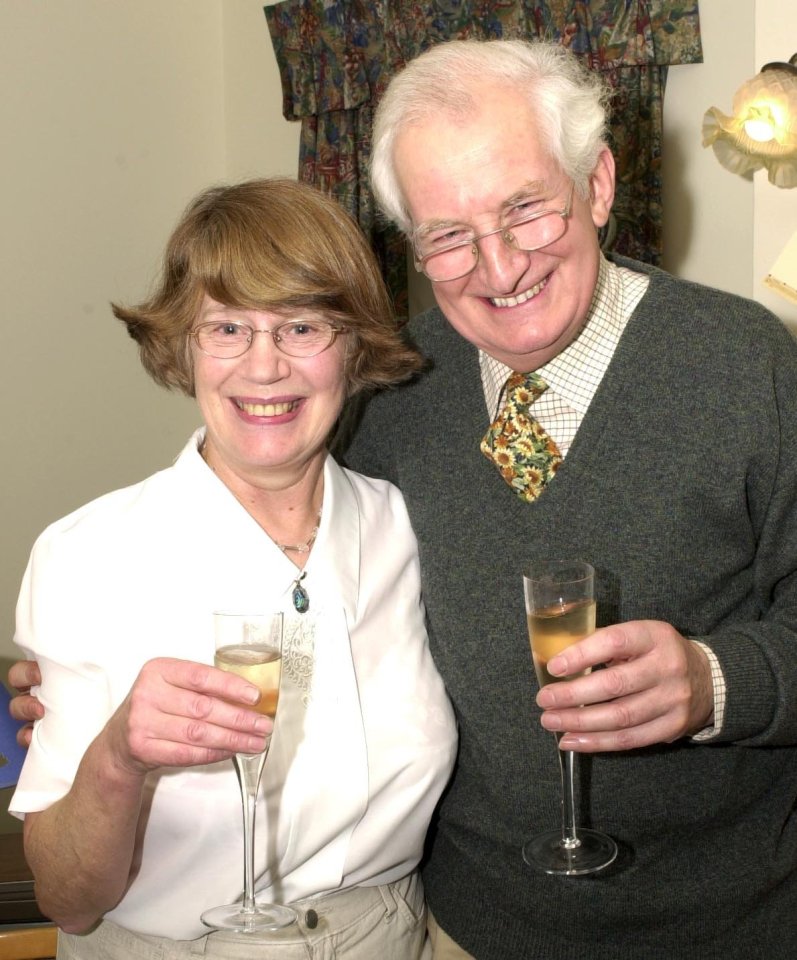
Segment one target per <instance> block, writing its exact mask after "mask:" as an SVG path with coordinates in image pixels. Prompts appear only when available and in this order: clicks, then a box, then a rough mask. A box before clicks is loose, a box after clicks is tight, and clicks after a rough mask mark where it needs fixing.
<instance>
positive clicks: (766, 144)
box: [703, 54, 797, 187]
mask: <svg viewBox="0 0 797 960" xmlns="http://www.w3.org/2000/svg"><path fill="white" fill-rule="evenodd" d="M703 146H704V147H709V146H710V147H712V148H713V150H714V154H715V155H716V157H717V159H718V160H719V162H720V163H721V164H722V165H723V167H725V168H726V169H728V170H730V171H731V172H732V173H738V174H740V175H742V176H744V175H746V174H752V173H753V172H754V171H756V170H760V169H762V168H764V169H766V171H767V175H768V177H769V181H770V183H774V184H775V186H777V187H797V54H795V55H794V56H793V57H792V58H791V60H790V61H789V63H768V64H767V65H766V66H765V67H763V68H762V70H761V72H760V73H759V74H757V75H756V76H755V77H753V78H752V80H748V81H747V82H746V83H743V84H742V86H741V87H739V89H738V90H737V91H736V96H735V97H734V98H733V116H730V117H728V116H726V115H725V114H724V113H721V112H720V111H719V110H717V108H716V107H711V108H710V109H709V110H707V111H706V113H705V116H704V117H703Z"/></svg>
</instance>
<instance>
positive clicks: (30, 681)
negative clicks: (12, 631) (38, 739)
mask: <svg viewBox="0 0 797 960" xmlns="http://www.w3.org/2000/svg"><path fill="white" fill-rule="evenodd" d="M41 679H42V678H41V674H40V673H39V665H38V663H36V661H35V660H18V661H17V662H16V663H15V664H13V665H12V667H11V669H10V670H9V671H8V685H9V686H10V687H12V688H13V689H15V690H16V691H17V695H16V696H15V697H13V698H12V700H11V702H10V703H9V705H8V711H9V713H10V714H11V716H12V717H13V718H14V719H15V720H21V721H23V722H24V723H25V726H24V727H20V728H19V730H18V731H17V743H18V744H19V745H20V746H21V747H29V746H30V738H31V736H32V735H33V721H34V720H39V719H41V718H42V717H43V716H44V707H43V706H42V705H41V704H40V703H39V701H38V700H37V699H36V697H33V696H31V693H30V688H31V687H33V686H35V685H36V684H38V683H41Z"/></svg>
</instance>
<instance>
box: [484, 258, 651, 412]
mask: <svg viewBox="0 0 797 960" xmlns="http://www.w3.org/2000/svg"><path fill="white" fill-rule="evenodd" d="M646 288H647V278H646V277H644V276H643V275H642V274H638V273H635V272H633V271H631V270H627V269H625V268H620V267H617V266H616V265H615V264H613V263H610V262H609V261H608V260H607V259H606V258H605V257H604V256H601V257H600V261H599V266H598V279H597V283H596V284H595V290H594V292H593V294H592V302H591V303H590V308H589V311H588V313H587V319H586V322H585V323H584V326H583V327H582V328H581V331H580V333H579V334H578V336H577V337H576V338H575V339H574V340H573V342H572V343H570V344H568V346H567V347H565V349H564V350H562V352H561V353H559V354H557V355H556V356H555V357H554V358H553V359H551V360H549V361H548V363H546V364H544V365H543V366H542V367H540V368H539V369H538V370H537V373H539V374H540V376H541V377H542V378H543V379H544V380H545V382H546V383H547V384H548V386H549V387H550V388H551V390H553V391H554V392H555V393H556V394H557V396H560V397H561V398H562V399H563V400H564V401H565V402H566V403H567V404H568V405H569V406H571V407H572V408H573V409H574V410H577V411H578V412H579V413H581V414H582V415H583V414H584V413H586V410H587V407H588V406H589V404H590V403H591V401H592V398H593V396H594V395H595V391H596V390H597V388H598V385H599V384H600V382H601V380H602V379H603V375H604V374H605V373H606V369H607V367H608V366H609V363H610V362H611V359H612V356H613V355H614V351H615V350H616V348H617V344H618V343H619V341H620V337H621V335H622V333H623V330H624V329H625V325H626V323H627V322H628V320H629V318H630V317H631V314H632V313H633V312H634V309H635V308H636V305H637V303H639V300H640V299H641V298H642V295H643V294H644V292H645V289H646ZM479 365H480V368H481V375H482V385H483V387H484V393H485V400H486V401H487V408H488V411H489V414H490V416H491V417H492V416H493V415H494V413H495V410H496V407H497V406H498V402H499V400H500V394H501V391H502V390H503V387H504V384H505V383H506V380H507V378H508V377H509V375H510V374H511V373H512V370H511V368H510V367H507V366H506V365H505V364H503V363H501V362H500V361H499V360H496V359H495V358H494V357H491V356H489V354H486V353H484V352H483V351H482V350H480V351H479Z"/></svg>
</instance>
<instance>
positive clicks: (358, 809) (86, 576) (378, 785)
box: [11, 431, 456, 939]
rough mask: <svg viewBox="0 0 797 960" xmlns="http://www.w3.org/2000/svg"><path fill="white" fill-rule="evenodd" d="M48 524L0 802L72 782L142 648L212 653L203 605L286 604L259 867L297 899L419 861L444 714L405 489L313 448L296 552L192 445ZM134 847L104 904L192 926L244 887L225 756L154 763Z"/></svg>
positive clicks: (24, 633) (50, 795)
mask: <svg viewBox="0 0 797 960" xmlns="http://www.w3.org/2000/svg"><path fill="white" fill-rule="evenodd" d="M201 437H202V432H201V431H199V432H198V433H197V434H196V435H195V436H194V437H192V439H191V441H190V442H189V443H188V445H187V446H186V447H185V449H184V450H183V452H182V454H181V455H180V457H179V459H178V460H177V461H176V463H175V464H174V465H173V466H172V467H171V468H169V469H167V470H164V471H162V472H160V473H157V474H155V475H154V476H152V477H150V478H148V479H147V480H145V481H143V482H142V483H139V484H137V485H136V486H132V487H128V488H126V489H123V490H117V491H115V492H114V493H110V494H107V495H106V496H104V497H101V498H100V499H98V500H95V501H93V502H92V503H90V504H88V505H86V506H84V507H82V508H81V509H79V510H77V511H76V512H74V513H73V514H71V515H69V516H68V517H65V518H64V519H62V520H60V521H58V522H57V523H55V524H53V525H52V526H50V527H49V528H48V529H47V530H45V532H44V533H43V534H42V535H41V536H40V537H39V539H38V541H37V542H36V544H35V546H34V549H33V552H32V554H31V559H30V562H29V565H28V569H27V571H26V574H25V578H24V580H23V584H22V590H21V594H20V598H19V603H18V608H17V633H16V638H15V639H16V642H17V643H18V644H19V646H20V647H22V649H23V650H24V651H25V653H26V654H28V655H30V656H33V657H35V658H36V659H37V660H38V661H39V664H40V666H41V670H42V684H41V688H40V690H39V696H40V697H41V700H42V702H43V704H44V706H45V708H46V711H47V712H46V716H45V718H44V719H43V720H42V721H40V722H39V723H37V724H36V728H35V732H34V738H33V743H32V745H31V748H30V751H29V753H28V757H27V759H26V761H25V765H24V768H23V771H22V775H21V777H20V780H19V784H18V786H17V789H16V792H15V793H14V796H13V799H12V802H11V811H12V812H13V813H15V814H16V815H19V816H24V814H25V813H26V812H28V811H36V810H42V809H45V808H47V807H48V806H50V805H51V804H52V803H54V802H55V801H56V800H58V799H59V798H60V797H62V796H63V795H64V794H65V793H67V792H68V790H69V788H70V786H71V783H72V780H73V778H74V775H75V771H76V769H77V766H78V764H79V762H80V759H81V757H82V755H83V753H84V752H85V750H86V748H87V746H88V745H89V743H90V742H91V741H92V740H93V738H94V737H95V736H96V735H97V733H98V732H99V730H100V729H101V728H102V727H103V725H104V724H105V722H106V721H107V720H108V718H109V717H110V716H111V714H112V713H113V712H114V710H115V709H116V708H117V706H118V705H119V704H120V703H121V701H122V700H123V699H124V697H125V696H126V695H127V693H128V691H129V690H130V687H131V686H132V684H133V682H134V680H135V678H136V676H137V674H138V672H139V670H140V668H141V666H142V665H143V664H144V663H145V662H146V661H147V660H150V659H152V658H153V657H178V658H183V659H189V660H195V661H200V662H203V663H212V662H213V650H214V640H213V624H212V617H211V614H212V612H213V611H214V610H234V609H240V610H242V611H244V612H246V611H254V612H257V611H261V612H272V611H276V610H282V611H284V612H285V615H286V625H285V640H284V654H283V677H282V692H281V696H280V707H279V713H278V718H277V725H276V728H275V731H274V736H273V738H272V741H271V748H270V751H269V755H268V759H267V761H266V766H265V770H264V772H263V778H262V781H261V802H260V803H259V805H258V820H257V825H256V832H255V841H256V846H257V853H256V868H255V873H256V878H257V882H256V887H257V889H258V890H259V891H261V892H262V895H263V897H264V898H265V899H267V900H272V901H274V902H290V901H292V900H297V899H300V898H304V897H310V896H315V895H320V894H324V893H328V892H332V891H337V890H341V889H346V888H349V887H352V886H355V885H357V884H378V883H387V882H390V881H391V880H396V879H398V878H400V877H402V876H404V875H405V874H407V873H408V872H409V871H410V870H412V869H413V868H414V867H415V866H416V865H417V863H418V861H419V859H420V856H421V853H422V848H423V841H424V835H425V833H426V829H427V826H428V823H429V819H430V817H431V814H432V811H433V809H434V806H435V803H436V802H437V799H438V797H439V796H440V793H441V792H442V790H443V788H444V786H445V784H446V781H447V780H448V777H449V774H450V772H451V769H452V766H453V762H454V755H455V750H456V729H455V721H454V717H453V712H452V710H451V706H450V704H449V702H448V699H447V697H446V694H445V691H444V688H443V683H442V681H441V679H440V677H439V675H438V673H437V670H436V669H435V667H434V664H433V662H432V659H431V656H430V654H429V649H428V642H427V637H426V632H425V627H424V610H423V605H422V603H421V600H420V573H419V566H418V556H417V545H416V541H415V537H414V534H413V533H412V530H411V528H410V523H409V519H408V517H407V513H406V510H405V507H404V501H403V500H402V498H401V495H400V493H399V492H398V490H397V489H396V488H395V487H393V486H392V485H391V484H389V483H386V482H384V481H380V480H372V479H368V478H366V477H362V476H360V475H359V474H355V473H352V472H350V471H348V470H344V469H342V468H341V467H339V466H338V465H337V464H336V463H335V462H334V460H332V458H331V457H329V458H327V461H326V464H325V468H324V503H323V510H322V517H321V522H320V529H319V531H318V537H317V539H316V541H315V544H314V546H313V550H312V553H311V554H310V557H309V559H308V562H307V565H306V567H305V572H306V576H305V577H304V579H303V581H302V586H303V587H304V588H305V589H306V591H307V594H308V596H309V598H310V608H309V610H308V612H307V613H305V614H298V613H296V612H295V611H294V609H293V606H292V603H291V589H292V585H293V583H294V581H295V579H296V576H297V573H298V572H297V569H296V567H295V566H294V564H293V563H292V562H291V561H290V560H289V559H288V558H287V557H286V556H285V554H284V553H283V552H282V551H281V550H280V549H279V548H278V547H277V546H276V545H275V544H274V543H273V542H272V541H271V540H270V539H269V538H268V537H267V536H266V534H265V533H264V532H263V530H262V529H261V528H260V526H259V525H258V524H257V523H256V522H255V521H254V520H253V519H252V517H250V516H249V514H248V513H247V512H246V511H245V510H244V508H243V507H242V506H241V505H240V504H239V503H238V501H237V500H236V499H235V497H234V496H233V495H232V494H231V493H230V492H229V491H228V490H227V488H226V487H225V486H224V485H223V484H222V483H221V481H219V479H218V478H217V477H216V476H215V474H214V473H213V472H212V471H211V470H210V469H209V468H208V467H207V466H206V464H205V463H204V461H203V460H202V459H201V457H200V456H199V454H198V452H197V443H198V441H200V440H201ZM142 817H144V818H145V820H146V830H145V831H144V837H143V842H142V845H141V849H140V851H139V853H140V856H141V867H140V870H139V871H138V873H137V875H136V877H135V879H134V880H133V882H132V884H131V886H130V888H129V890H128V892H127V894H126V895H125V897H124V899H123V900H122V902H121V903H120V904H119V906H117V907H116V908H115V909H114V910H112V911H111V912H110V913H109V914H108V915H107V916H108V918H109V919H111V920H113V921H114V922H116V923H118V924H121V925H122V926H124V927H127V928H128V929H130V930H133V931H136V932H138V933H144V934H148V935H154V936H165V937H171V938H174V939H191V938H194V937H198V936H201V935H202V934H204V933H207V928H205V927H204V926H203V924H202V923H201V921H200V919H199V916H200V914H201V913H202V911H203V910H205V909H206V908H208V907H211V906H215V905H217V904H221V903H226V902H230V901H233V900H235V899H237V898H238V897H239V896H240V894H241V886H242V877H243V850H242V826H241V802H240V793H239V789H238V784H237V781H236V777H235V773H234V771H233V767H232V763H231V762H223V763H217V764H210V765H207V766H204V767H190V768H186V769H177V768H164V769H162V770H159V771H156V772H155V773H152V774H150V776H149V778H148V783H147V790H146V794H145V801H144V810H143V812H142Z"/></svg>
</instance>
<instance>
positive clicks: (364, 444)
mask: <svg viewBox="0 0 797 960" xmlns="http://www.w3.org/2000/svg"><path fill="white" fill-rule="evenodd" d="M616 259H617V262H618V263H620V264H621V265H625V266H630V267H632V268H633V269H636V270H639V271H642V272H645V273H649V274H650V286H649V289H648V292H647V293H646V295H645V296H644V298H643V299H642V301H641V302H640V304H639V306H638V307H637V309H636V311H635V313H634V315H633V317H632V318H631V320H630V321H629V323H628V326H627V328H626V330H625V332H624V334H623V336H622V339H621V341H620V344H619V346H618V348H617V351H616V353H615V356H614V358H613V360H612V362H611V365H610V367H609V369H608V371H607V373H606V375H605V377H604V379H603V382H602V383H601V385H600V387H599V389H598V391H597V393H596V395H595V397H594V399H593V401H592V403H591V405H590V408H589V410H588V411H587V414H586V416H585V417H584V420H583V422H582V425H581V427H580V428H579V430H578V433H577V435H576V438H575V441H574V442H573V444H572V446H571V448H570V451H569V453H568V455H567V457H566V459H565V461H564V463H563V464H562V466H561V468H560V470H559V472H558V473H557V475H556V477H555V479H554V480H553V481H552V483H551V484H550V485H549V487H548V488H547V489H546V490H545V492H544V493H543V495H542V496H541V497H540V499H539V500H537V501H536V502H535V503H533V504H527V503H524V502H522V501H521V500H519V499H518V498H517V497H516V496H515V495H514V494H512V492H511V491H510V490H509V488H508V487H507V486H506V485H505V483H504V482H503V481H502V480H501V478H500V477H499V475H498V473H497V471H496V470H495V468H494V467H493V466H492V465H491V464H490V463H489V462H488V461H487V460H486V459H485V458H484V456H483V455H482V454H481V453H480V452H479V441H480V439H481V437H482V435H483V434H484V431H485V429H486V427H487V424H488V414H487V410H486V408H485V402H484V397H483V392H482V387H481V381H480V375H479V366H478V359H477V352H476V350H475V348H474V347H473V346H472V345H471V344H469V343H467V342H466V341H465V340H463V339H462V338H461V337H460V336H459V335H458V334H457V333H456V332H455V331H453V330H452V328H451V327H450V326H449V324H448V323H447V322H446V320H445V318H444V317H443V316H442V314H441V313H440V312H439V311H438V310H436V309H435V310H432V311H429V312H428V313H426V314H424V315H423V316H421V317H420V318H418V320H417V321H415V322H414V324H413V325H412V334H413V336H414V338H415V339H416V341H417V343H418V344H419V346H420V347H421V349H422V351H423V352H424V353H425V354H426V355H427V356H428V357H429V358H430V359H431V361H432V369H431V370H430V372H428V373H426V374H425V375H423V376H421V377H420V378H419V379H418V380H417V382H415V383H413V384H411V385H408V386H405V387H402V388H399V389H395V390H391V391H387V392H384V393H382V394H380V395H378V396H377V397H376V398H374V399H373V400H372V401H371V403H370V404H369V405H368V407H367V409H366V412H365V416H364V419H363V422H362V424H361V426H360V428H359V430H358V432H357V434H356V436H355V438H354V441H353V444H352V446H351V448H350V450H349V451H348V453H347V455H346V457H345V460H346V462H347V463H348V464H349V465H350V466H353V467H354V468H356V469H358V470H361V471H363V472H364V473H367V474H375V475H378V476H382V477H386V478H388V479H390V480H392V481H393V482H394V483H396V484H397V485H398V486H399V487H400V489H401V490H402V492H403V494H404V496H405V498H406V501H407V505H408V508H409V512H410V517H411V519H412V523H413V525H414V528H415V532H416V534H417V537H418V541H419V547H420V556H421V569H422V577H423V587H424V600H425V602H426V606H427V611H428V624H429V633H430V642H431V646H432V652H433V655H434V658H435V661H436V663H437V666H438V668H439V670H440V672H441V673H442V675H443V678H444V680H445V682H446V685H447V687H448V691H449V693H450V696H451V698H452V701H453V703H454V706H455V709H456V712H457V717H458V720H459V724H460V754H459V760H458V765H457V768H456V771H455V774H454V778H453V781H452V783H451V786H450V789H449V790H448V792H447V794H446V795H445V797H444V799H443V801H442V804H441V807H440V811H439V819H438V822H437V824H436V827H435V829H434V830H433V831H432V834H431V835H430V844H429V856H428V862H427V863H426V866H425V869H424V880H425V884H426V890H427V895H428V899H429V905H430V908H431V910H432V911H433V912H434V914H435V916H436V919H437V921H438V922H439V924H440V925H441V926H442V927H443V929H444V930H446V932H447V933H449V934H450V935H451V936H452V937H453V938H454V939H455V940H456V941H457V942H458V943H460V944H461V945H462V947H464V948H465V949H466V950H467V951H468V952H470V953H471V954H473V956H474V957H476V958H477V960H604V958H605V960H665V958H666V960H676V958H677V960H691V958H694V960H698V958H699V960H709V958H714V957H717V958H719V957H722V958H723V960H737V958H738V960H756V958H762V960H764V958H766V960H773V958H782V960H793V958H794V957H795V956H796V955H797V815H795V809H794V808H795V802H796V801H797V573H795V570H797V344H795V342H794V340H793V339H792V338H791V336H790V335H789V334H788V332H786V331H785V330H784V328H783V327H782V326H781V325H780V324H779V323H778V322H777V321H776V320H775V319H774V318H773V317H772V316H771V315H770V314H769V313H768V312H767V311H765V310H763V309H762V308H760V307H759V306H758V305H756V304H753V303H750V302H748V301H745V300H742V299H739V298H736V297H732V296H730V295H728V294H725V293H721V292H718V291H716V290H711V289H707V288H705V287H701V286H698V285H696V284H691V283H687V282H684V281H679V280H676V279H674V278H672V277H670V276H668V275H667V274H665V273H663V272H661V271H658V270H654V269H651V268H648V267H646V266H644V265H642V264H638V263H634V262H630V261H624V260H622V259H621V258H616ZM389 549H390V544H389V543H386V544H385V550H389ZM546 556H547V557H554V556H555V557H580V558H582V559H585V560H588V561H590V562H591V563H592V564H593V565H594V566H595V568H596V570H597V578H598V620H599V624H607V623H612V622H618V621H625V620H633V619H659V620H664V621H667V622H669V623H671V624H673V625H674V626H675V627H676V628H677V629H678V630H679V631H681V632H682V633H683V634H685V635H687V636H690V637H694V638H701V639H704V640H705V641H706V642H707V643H708V644H710V645H711V647H712V648H713V649H714V651H715V652H716V654H717V656H718V657H719V660H720V662H721V665H722V669H723V671H724V673H725V679H726V683H727V706H726V717H725V723H724V727H723V730H722V732H721V734H720V735H719V737H717V738H716V739H715V740H713V741H711V742H710V743H706V744H699V743H695V742H692V741H689V740H681V741H679V742H677V743H674V744H672V745H662V746H659V747H655V748H650V749H644V750H638V751H632V752H626V753H614V754H601V755H595V756H593V757H584V758H582V762H581V765H580V766H581V777H580V788H579V789H580V797H581V801H580V806H581V816H582V821H583V822H585V823H590V824H592V825H594V826H595V827H597V828H599V829H602V830H605V831H607V832H608V833H610V834H611V835H612V836H614V837H615V838H616V839H617V840H618V842H619V844H620V845H621V848H622V850H621V854H620V857H619V860H618V862H617V864H616V865H615V866H613V867H612V868H609V869H608V870H607V871H606V872H605V873H603V874H599V875H597V876H596V877H594V878H589V879H559V878H553V877H549V876H546V875H542V874H538V873H536V872H534V871H533V870H531V869H530V868H529V867H527V866H526V865H525V864H524V862H523V859H522V856H521V847H522V845H523V843H524V841H525V840H526V839H527V838H529V837H530V836H532V835H533V834H535V833H538V832H540V831H543V830H546V829H549V828H553V827H556V826H557V825H558V822H559V806H558V798H559V782H558V767H557V761H556V756H555V748H554V744H553V741H552V737H551V735H550V734H548V733H546V732H545V731H543V730H542V728H541V727H540V725H539V722H538V721H539V713H540V711H539V709H538V708H537V707H536V705H535V703H534V698H535V695H536V692H537V686H536V681H535V678H534V671H533V668H532V663H531V658H530V655H529V645H528V639H527V634H526V626H525V614H524V605H523V590H522V578H521V575H522V570H523V566H524V564H525V562H526V561H528V560H530V559H532V558H535V557H546Z"/></svg>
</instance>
